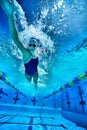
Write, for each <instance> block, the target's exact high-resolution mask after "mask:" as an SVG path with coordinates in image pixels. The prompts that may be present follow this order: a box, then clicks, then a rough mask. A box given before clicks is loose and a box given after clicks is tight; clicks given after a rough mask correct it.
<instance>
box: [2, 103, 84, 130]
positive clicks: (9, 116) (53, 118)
mask: <svg viewBox="0 0 87 130" xmlns="http://www.w3.org/2000/svg"><path fill="white" fill-rule="evenodd" d="M17 107H18V106H16V105H14V106H12V108H14V110H12V109H10V108H11V107H8V106H7V107H6V105H4V106H3V109H2V106H1V105H0V108H1V109H0V130H64V129H68V130H86V129H84V128H82V127H78V126H76V124H74V123H72V122H71V121H69V120H67V119H65V118H63V117H62V116H61V111H59V110H54V111H58V114H53V113H50V114H49V113H46V114H45V113H43V114H40V113H38V112H37V108H32V107H31V108H28V109H27V108H26V107H25V108H22V109H20V107H19V110H18V109H17ZM30 110H31V111H30ZM43 111H44V110H43ZM45 111H46V110H45ZM49 111H50V109H49Z"/></svg>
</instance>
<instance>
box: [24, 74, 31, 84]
mask: <svg viewBox="0 0 87 130" xmlns="http://www.w3.org/2000/svg"><path fill="white" fill-rule="evenodd" d="M25 77H26V79H27V80H28V81H29V82H31V79H32V77H31V76H29V75H27V74H25Z"/></svg>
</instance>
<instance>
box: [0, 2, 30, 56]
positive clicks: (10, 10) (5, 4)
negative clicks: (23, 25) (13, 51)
mask: <svg viewBox="0 0 87 130" xmlns="http://www.w3.org/2000/svg"><path fill="white" fill-rule="evenodd" d="M0 4H1V6H2V8H3V10H4V11H5V13H6V14H7V16H8V22H9V26H10V31H11V35H12V38H13V40H14V42H15V44H16V45H17V47H18V48H19V49H20V50H21V51H22V53H23V55H26V53H30V51H29V50H27V49H26V48H25V47H24V46H23V45H22V43H21V41H20V40H19V37H18V32H17V30H16V26H15V22H14V16H13V12H14V8H13V4H12V2H10V1H9V0H0ZM28 55H29V54H28ZM30 55H31V53H30Z"/></svg>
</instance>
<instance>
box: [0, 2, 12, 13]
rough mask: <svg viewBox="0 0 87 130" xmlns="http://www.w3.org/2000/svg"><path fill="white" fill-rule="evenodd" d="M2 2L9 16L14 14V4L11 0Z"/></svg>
mask: <svg viewBox="0 0 87 130" xmlns="http://www.w3.org/2000/svg"><path fill="white" fill-rule="evenodd" d="M0 4H1V6H2V8H3V10H4V11H5V13H6V14H7V15H8V16H10V15H13V12H14V6H13V3H12V1H11V0H0Z"/></svg>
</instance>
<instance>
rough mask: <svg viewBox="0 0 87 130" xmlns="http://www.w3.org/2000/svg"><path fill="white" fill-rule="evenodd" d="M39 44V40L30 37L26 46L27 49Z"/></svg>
mask: <svg viewBox="0 0 87 130" xmlns="http://www.w3.org/2000/svg"><path fill="white" fill-rule="evenodd" d="M38 46H40V41H39V39H37V38H34V37H31V38H30V41H29V44H28V48H29V49H33V50H34V49H35V48H36V47H38Z"/></svg>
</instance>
